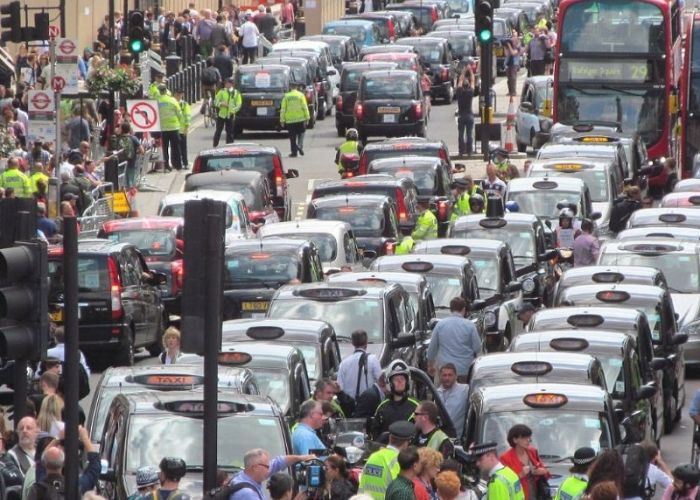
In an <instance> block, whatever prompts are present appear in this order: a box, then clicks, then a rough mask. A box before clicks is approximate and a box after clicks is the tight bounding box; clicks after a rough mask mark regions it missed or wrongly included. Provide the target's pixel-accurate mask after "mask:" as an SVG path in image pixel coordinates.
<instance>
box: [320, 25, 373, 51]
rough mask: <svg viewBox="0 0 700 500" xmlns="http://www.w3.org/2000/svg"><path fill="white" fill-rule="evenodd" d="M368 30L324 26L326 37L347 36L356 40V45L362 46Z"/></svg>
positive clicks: (356, 27) (348, 26)
mask: <svg viewBox="0 0 700 500" xmlns="http://www.w3.org/2000/svg"><path fill="white" fill-rule="evenodd" d="M366 32H367V30H366V29H365V28H364V27H362V26H351V25H347V24H345V25H343V24H339V25H337V26H324V27H323V34H324V35H345V36H349V37H351V38H352V39H353V40H355V43H356V44H358V45H360V46H362V45H363V44H364V41H365V33H366Z"/></svg>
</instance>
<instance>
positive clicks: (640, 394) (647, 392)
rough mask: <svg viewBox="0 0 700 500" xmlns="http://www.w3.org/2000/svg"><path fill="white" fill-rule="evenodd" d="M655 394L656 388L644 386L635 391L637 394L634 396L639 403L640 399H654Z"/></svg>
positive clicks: (649, 385)
mask: <svg viewBox="0 0 700 500" xmlns="http://www.w3.org/2000/svg"><path fill="white" fill-rule="evenodd" d="M655 394H656V386H655V385H653V384H645V385H643V386H641V387H640V388H639V389H638V390H637V394H635V396H636V399H637V400H638V401H640V400H642V399H649V398H652V397H654V395H655Z"/></svg>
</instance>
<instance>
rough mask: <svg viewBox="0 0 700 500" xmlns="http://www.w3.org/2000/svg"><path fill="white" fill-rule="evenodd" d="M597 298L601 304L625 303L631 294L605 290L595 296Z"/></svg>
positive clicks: (622, 291)
mask: <svg viewBox="0 0 700 500" xmlns="http://www.w3.org/2000/svg"><path fill="white" fill-rule="evenodd" d="M595 298H596V299H598V300H600V301H601V302H625V301H627V300H629V298H630V294H629V293H627V292H625V291H624V290H603V291H601V292H598V293H596V294H595Z"/></svg>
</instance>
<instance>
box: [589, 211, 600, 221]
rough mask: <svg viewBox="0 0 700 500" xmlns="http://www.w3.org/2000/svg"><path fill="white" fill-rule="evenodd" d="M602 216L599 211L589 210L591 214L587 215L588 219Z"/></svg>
mask: <svg viewBox="0 0 700 500" xmlns="http://www.w3.org/2000/svg"><path fill="white" fill-rule="evenodd" d="M602 216H603V214H601V213H600V212H591V214H590V215H589V216H588V218H589V219H591V220H598V219H600V218H601V217H602Z"/></svg>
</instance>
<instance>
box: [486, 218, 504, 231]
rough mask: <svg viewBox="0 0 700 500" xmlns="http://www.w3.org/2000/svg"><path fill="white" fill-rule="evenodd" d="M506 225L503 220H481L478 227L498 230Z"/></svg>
mask: <svg viewBox="0 0 700 500" xmlns="http://www.w3.org/2000/svg"><path fill="white" fill-rule="evenodd" d="M506 224H508V222H507V221H506V220H505V219H491V218H487V219H481V220H480V221H479V225H480V226H481V227H483V228H486V229H498V228H501V227H503V226H505V225H506Z"/></svg>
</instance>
